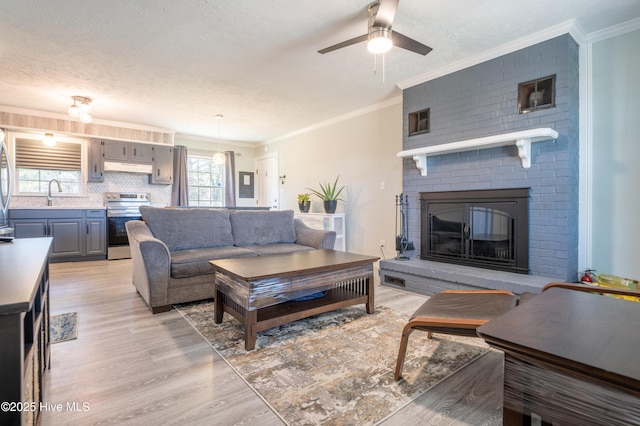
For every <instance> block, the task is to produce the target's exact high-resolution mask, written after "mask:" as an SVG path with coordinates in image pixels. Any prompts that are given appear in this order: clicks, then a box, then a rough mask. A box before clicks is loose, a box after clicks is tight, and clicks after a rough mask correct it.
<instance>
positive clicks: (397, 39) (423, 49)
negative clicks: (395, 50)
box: [391, 31, 433, 55]
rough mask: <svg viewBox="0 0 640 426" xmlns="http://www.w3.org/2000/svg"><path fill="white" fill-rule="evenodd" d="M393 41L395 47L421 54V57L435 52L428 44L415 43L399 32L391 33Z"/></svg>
mask: <svg viewBox="0 0 640 426" xmlns="http://www.w3.org/2000/svg"><path fill="white" fill-rule="evenodd" d="M391 39H392V40H393V45H394V46H398V47H402V48H403V49H407V50H410V51H412V52H415V53H419V54H420V55H426V54H427V53H429V52H431V51H432V50H433V49H432V48H430V47H429V46H427V45H426V44H422V43H420V42H419V41H415V40H414V39H412V38H409V37H407V36H406V35H402V34H400V33H399V32H397V31H392V32H391Z"/></svg>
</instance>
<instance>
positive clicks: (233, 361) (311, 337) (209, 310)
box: [176, 303, 488, 426]
mask: <svg viewBox="0 0 640 426" xmlns="http://www.w3.org/2000/svg"><path fill="white" fill-rule="evenodd" d="M176 309H178V311H179V312H181V313H182V315H183V316H184V317H185V318H186V319H187V320H188V321H189V322H190V323H191V325H192V326H193V327H194V328H195V329H196V330H198V332H200V334H201V335H202V336H203V337H204V338H205V339H206V340H207V341H208V342H209V344H210V345H211V346H212V348H213V349H214V350H216V351H217V352H218V353H219V354H220V355H221V356H222V357H223V358H224V359H225V361H226V362H227V363H228V364H229V365H230V366H231V367H232V368H233V369H234V370H235V371H236V372H237V373H238V374H239V375H240V376H241V377H243V378H244V380H245V381H246V382H247V383H249V384H250V385H251V386H252V387H253V388H254V389H255V391H256V392H258V393H259V394H260V395H261V396H262V397H263V399H264V400H266V401H267V402H268V403H269V404H270V405H271V407H272V408H273V410H274V411H275V412H276V413H278V415H279V416H280V417H281V418H282V419H283V420H284V421H285V422H287V423H288V424H290V425H296V426H298V425H372V424H375V423H377V422H379V421H380V420H383V419H384V418H386V417H388V416H389V415H391V414H393V413H394V412H396V411H397V410H398V409H400V408H402V407H403V406H405V405H406V404H408V403H409V402H411V401H412V400H414V399H415V398H417V397H418V396H420V395H422V394H423V393H425V392H426V391H427V390H428V389H429V388H431V387H432V386H433V385H435V384H436V383H438V382H440V381H441V380H442V379H444V378H446V377H447V376H449V375H451V374H452V373H454V372H456V371H457V370H459V369H460V368H462V367H463V366H465V365H466V364H468V363H469V362H471V361H473V360H474V359H476V358H477V357H479V356H480V355H482V354H484V353H486V352H487V351H488V346H486V344H485V343H484V342H483V341H482V340H481V339H473V338H466V337H458V336H445V335H434V338H433V339H431V340H429V339H427V338H426V336H427V333H425V332H414V333H412V335H411V338H410V339H409V347H408V350H407V357H406V361H405V365H404V370H403V376H404V380H400V381H399V382H396V381H394V380H393V373H394V369H395V363H396V357H397V355H398V346H399V342H400V335H401V333H402V328H403V327H404V325H405V324H406V323H407V321H408V317H406V316H404V315H400V314H399V313H397V312H396V311H394V310H392V309H390V308H387V307H384V306H377V307H376V312H375V314H372V315H367V314H366V313H365V310H364V307H363V306H356V307H351V308H345V309H341V310H338V311H335V312H329V313H326V314H322V315H317V316H314V317H310V318H307V319H304V320H300V321H296V322H293V323H290V324H285V325H282V326H280V327H275V328H272V329H270V330H266V331H263V332H261V333H258V339H257V342H256V349H255V350H253V351H250V352H247V351H245V349H244V340H243V331H242V326H241V325H240V324H239V322H238V321H236V320H235V319H234V318H232V317H231V316H230V315H228V314H225V315H224V321H223V322H222V324H214V322H213V320H214V316H213V303H198V304H186V305H181V306H178V307H176Z"/></svg>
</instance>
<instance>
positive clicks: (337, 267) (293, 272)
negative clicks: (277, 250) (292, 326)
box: [209, 250, 378, 350]
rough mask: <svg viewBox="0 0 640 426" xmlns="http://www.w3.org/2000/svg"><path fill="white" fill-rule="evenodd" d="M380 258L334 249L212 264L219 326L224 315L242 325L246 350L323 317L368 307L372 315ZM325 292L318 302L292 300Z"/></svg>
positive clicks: (245, 258)
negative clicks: (269, 335)
mask: <svg viewBox="0 0 640 426" xmlns="http://www.w3.org/2000/svg"><path fill="white" fill-rule="evenodd" d="M377 260H378V258H377V257H373V256H363V255H359V254H354V253H346V252H342V251H335V250H310V251H303V252H296V253H290V254H281V255H271V256H257V257H244V258H236V259H221V260H211V261H210V262H209V263H211V265H213V267H214V268H215V270H216V278H215V283H214V286H215V287H214V288H215V323H216V324H220V323H221V322H222V316H223V313H224V312H227V313H229V314H231V315H232V316H233V317H235V318H236V319H238V321H240V322H241V323H242V324H243V325H244V340H245V349H246V350H252V349H254V348H255V343H256V336H257V333H258V332H259V331H263V330H267V329H269V328H272V327H275V326H278V325H281V324H285V323H288V322H292V321H296V320H299V319H302V318H306V317H309V316H312V315H317V314H320V313H323V312H329V311H333V310H335V309H340V308H344V307H347V306H352V305H357V304H360V303H364V304H365V305H366V311H367V313H368V314H371V313H373V309H374V307H373V304H374V300H373V263H374V262H376V261H377ZM319 291H326V292H327V293H326V294H325V295H324V296H322V297H319V298H315V299H311V300H303V301H292V300H291V299H294V298H299V297H301V296H305V295H308V294H311V293H315V292H319Z"/></svg>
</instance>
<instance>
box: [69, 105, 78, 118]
mask: <svg viewBox="0 0 640 426" xmlns="http://www.w3.org/2000/svg"><path fill="white" fill-rule="evenodd" d="M69 115H70V116H71V117H73V118H78V116H79V115H80V108H78V105H76V103H75V101H74V102H73V105H71V106H70V107H69Z"/></svg>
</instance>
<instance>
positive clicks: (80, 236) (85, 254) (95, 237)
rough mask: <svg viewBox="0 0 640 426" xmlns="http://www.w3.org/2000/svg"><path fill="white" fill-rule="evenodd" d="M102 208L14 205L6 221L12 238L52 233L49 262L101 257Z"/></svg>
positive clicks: (103, 246) (103, 238) (103, 248)
mask: <svg viewBox="0 0 640 426" xmlns="http://www.w3.org/2000/svg"><path fill="white" fill-rule="evenodd" d="M106 220H107V219H106V211H105V210H104V209H95V210H80V209H78V210H76V209H13V210H10V211H9V223H10V226H11V227H12V228H13V229H14V237H15V238H37V237H53V245H52V250H51V261H52V262H68V261H81V260H98V259H104V258H105V256H106V253H107V245H106V229H107V222H106Z"/></svg>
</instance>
